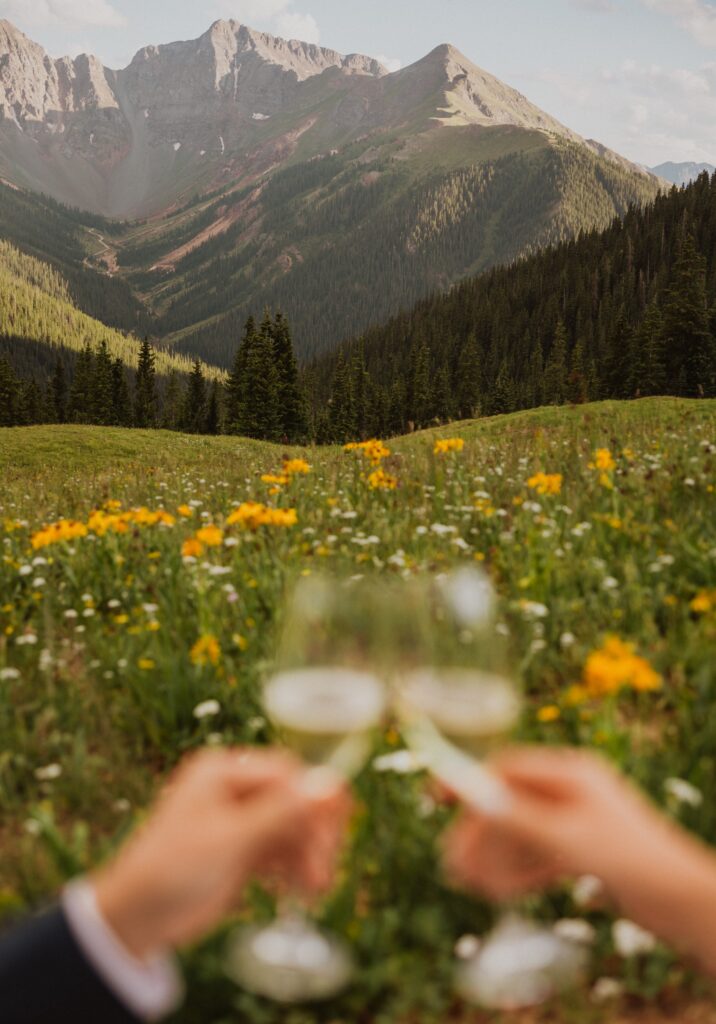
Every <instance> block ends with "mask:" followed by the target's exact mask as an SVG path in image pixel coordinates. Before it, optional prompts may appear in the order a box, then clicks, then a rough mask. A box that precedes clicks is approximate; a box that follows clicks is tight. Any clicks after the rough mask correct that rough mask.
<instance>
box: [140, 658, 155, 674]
mask: <svg viewBox="0 0 716 1024" xmlns="http://www.w3.org/2000/svg"><path fill="white" fill-rule="evenodd" d="M137 665H138V666H139V668H140V669H141V670H142V672H151V670H152V669H153V668H155V667H156V662H155V661H154V660H153V659H152V658H140V659H139V661H138V662H137Z"/></svg>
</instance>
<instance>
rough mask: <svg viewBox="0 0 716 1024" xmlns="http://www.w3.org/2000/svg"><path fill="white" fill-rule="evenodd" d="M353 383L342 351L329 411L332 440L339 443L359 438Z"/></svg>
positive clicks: (334, 377)
mask: <svg viewBox="0 0 716 1024" xmlns="http://www.w3.org/2000/svg"><path fill="white" fill-rule="evenodd" d="M352 383H353V382H352V380H351V374H350V368H349V367H348V366H347V365H346V362H345V360H344V358H343V353H341V354H340V355H339V357H338V364H337V366H336V370H335V373H334V375H333V390H332V392H331V400H330V406H329V413H328V422H329V430H330V435H331V440H333V441H335V442H338V443H339V444H342V443H345V442H348V441H355V440H357V439H358V438H357V436H356V422H355V415H354V411H353V388H352Z"/></svg>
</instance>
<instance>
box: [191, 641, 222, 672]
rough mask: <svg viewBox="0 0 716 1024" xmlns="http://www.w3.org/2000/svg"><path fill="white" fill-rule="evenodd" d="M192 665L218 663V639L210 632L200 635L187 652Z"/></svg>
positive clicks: (219, 651) (219, 650)
mask: <svg viewBox="0 0 716 1024" xmlns="http://www.w3.org/2000/svg"><path fill="white" fill-rule="evenodd" d="M189 657H190V658H191V661H192V664H194V665H200V666H203V665H218V664H219V659H220V658H221V647H220V646H219V641H218V640H217V639H216V637H215V636H213V635H212V634H211V633H205V634H204V635H203V636H200V637H199V639H198V640H197V642H196V643H195V644H194V646H193V647H192V649H191V651H190V652H189Z"/></svg>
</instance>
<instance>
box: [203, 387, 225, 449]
mask: <svg viewBox="0 0 716 1024" xmlns="http://www.w3.org/2000/svg"><path fill="white" fill-rule="evenodd" d="M219 388H220V384H219V382H218V380H215V381H212V384H211V388H210V389H209V402H208V405H207V409H206V433H207V434H211V435H213V436H216V435H217V434H220V433H221V399H220V397H219Z"/></svg>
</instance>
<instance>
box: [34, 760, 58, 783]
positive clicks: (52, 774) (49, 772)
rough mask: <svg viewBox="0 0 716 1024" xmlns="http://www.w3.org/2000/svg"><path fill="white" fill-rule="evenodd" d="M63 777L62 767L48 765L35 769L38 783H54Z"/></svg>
mask: <svg viewBox="0 0 716 1024" xmlns="http://www.w3.org/2000/svg"><path fill="white" fill-rule="evenodd" d="M60 775H62V765H59V764H48V765H45V767H44V768H36V769H35V778H36V779H37V781H38V782H53V781H54V780H55V779H59V777H60Z"/></svg>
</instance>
